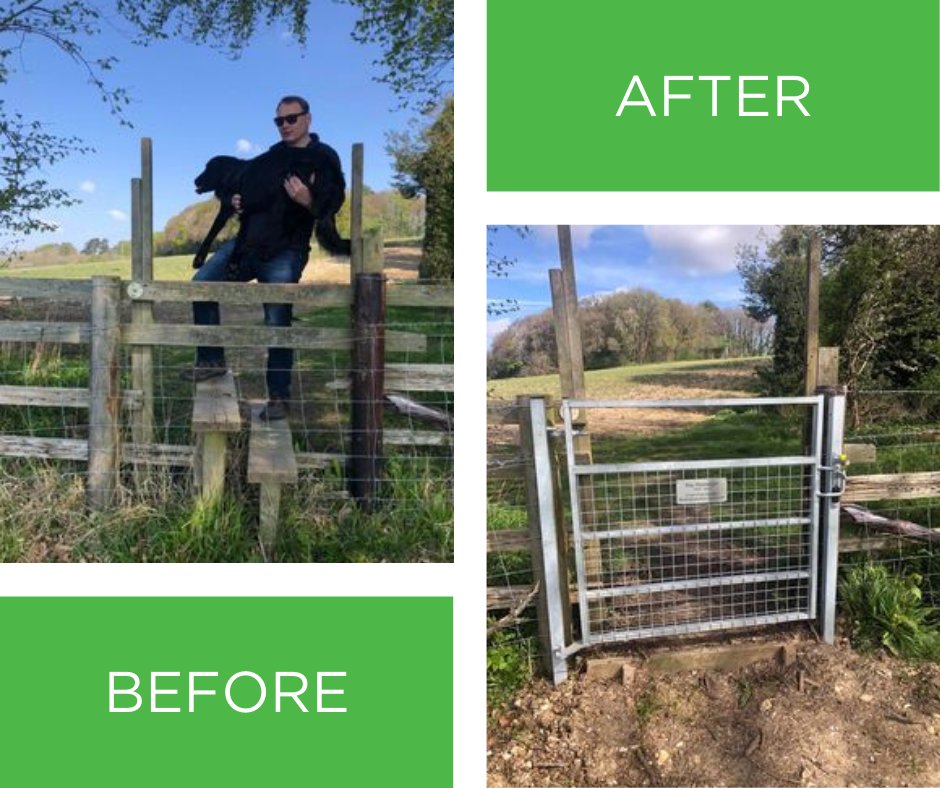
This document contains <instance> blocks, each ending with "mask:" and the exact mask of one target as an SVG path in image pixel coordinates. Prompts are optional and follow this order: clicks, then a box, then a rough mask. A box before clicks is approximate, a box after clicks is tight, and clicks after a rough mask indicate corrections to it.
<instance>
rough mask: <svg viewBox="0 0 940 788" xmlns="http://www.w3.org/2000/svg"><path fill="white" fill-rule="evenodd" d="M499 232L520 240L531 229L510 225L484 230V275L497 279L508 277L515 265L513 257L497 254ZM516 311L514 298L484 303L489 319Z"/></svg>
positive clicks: (517, 306)
mask: <svg viewBox="0 0 940 788" xmlns="http://www.w3.org/2000/svg"><path fill="white" fill-rule="evenodd" d="M500 231H505V232H511V233H515V234H516V235H518V236H519V237H520V238H525V237H527V236H528V235H529V234H530V233H531V229H530V228H529V227H527V226H525V225H511V224H507V225H503V226H499V225H492V226H490V227H487V228H486V273H487V274H488V275H489V276H494V277H498V278H502V277H506V276H509V269H510V268H511V267H512V266H513V265H515V263H516V260H515V258H513V257H507V256H506V255H504V254H497V252H496V236H497V235H498V234H499V233H500ZM518 309H519V304H518V302H517V301H516V299H515V298H503V299H490V300H488V301H487V302H486V314H487V315H489V316H490V317H495V316H498V315H505V314H508V313H509V312H515V311H517V310H518Z"/></svg>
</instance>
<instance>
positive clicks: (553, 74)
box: [487, 0, 940, 191]
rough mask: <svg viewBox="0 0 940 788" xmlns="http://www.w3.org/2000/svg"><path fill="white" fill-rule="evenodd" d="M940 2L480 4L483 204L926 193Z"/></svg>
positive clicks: (936, 163)
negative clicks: (509, 195) (615, 197)
mask: <svg viewBox="0 0 940 788" xmlns="http://www.w3.org/2000/svg"><path fill="white" fill-rule="evenodd" d="M938 9H940V4H938V3H937V2H936V0H922V1H921V2H906V3H895V4H885V3H883V2H878V3H875V2H858V0H852V2H849V1H848V0H826V2H818V0H813V1H812V2H810V0H787V2H760V3H757V2H753V0H722V2H717V3H705V2H701V0H670V1H669V2H645V3H644V2H623V1H622V0H587V2H584V3H570V2H562V1H561V0H491V1H490V2H488V3H487V184H488V188H489V189H490V190H491V191H517V190H518V191H554V190H558V191H612V190H616V191H726V190H743V191H794V190H795V191H820V190H822V191H829V190H838V191H859V190H862V191H869V190H870V191H884V190H899V191H927V190H929V191H936V190H937V189H938V188H940V177H938V175H940V160H938V150H940V130H938V116H940V103H938V95H940V87H938V85H940V79H938V73H940V59H938V49H940V10H938Z"/></svg>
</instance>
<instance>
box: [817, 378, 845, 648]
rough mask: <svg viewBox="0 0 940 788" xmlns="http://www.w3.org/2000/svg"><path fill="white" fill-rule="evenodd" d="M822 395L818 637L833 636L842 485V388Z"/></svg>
mask: <svg viewBox="0 0 940 788" xmlns="http://www.w3.org/2000/svg"><path fill="white" fill-rule="evenodd" d="M819 393H820V394H823V395H824V397H825V410H824V425H823V452H822V455H823V466H822V468H821V469H820V470H821V473H820V485H819V486H820V492H819V511H820V518H819V519H820V524H821V526H822V527H821V540H820V561H819V617H818V627H819V632H820V635H821V636H822V639H823V640H824V641H825V642H826V643H829V644H833V643H835V639H836V585H837V580H838V571H839V498H840V496H841V493H842V490H843V488H844V487H845V476H844V473H843V471H842V462H843V460H842V437H843V430H844V425H845V388H844V387H842V386H827V387H822V388H820V389H819Z"/></svg>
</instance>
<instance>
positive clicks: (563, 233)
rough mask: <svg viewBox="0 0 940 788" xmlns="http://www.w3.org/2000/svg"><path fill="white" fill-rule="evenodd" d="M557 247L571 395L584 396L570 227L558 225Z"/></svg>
mask: <svg viewBox="0 0 940 788" xmlns="http://www.w3.org/2000/svg"><path fill="white" fill-rule="evenodd" d="M558 249H559V253H560V256H561V271H562V280H561V286H562V292H563V293H564V302H565V305H566V309H567V312H568V321H567V326H566V329H567V332H568V346H569V348H570V356H571V385H572V393H571V396H572V397H583V396H584V349H583V347H582V345H581V321H580V319H579V318H578V288H577V286H576V284H575V277H574V251H573V249H572V245H571V227H569V226H568V225H567V224H560V225H558Z"/></svg>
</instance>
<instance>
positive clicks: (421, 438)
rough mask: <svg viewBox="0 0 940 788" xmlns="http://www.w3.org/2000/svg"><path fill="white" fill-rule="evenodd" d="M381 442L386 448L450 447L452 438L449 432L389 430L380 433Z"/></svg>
mask: <svg viewBox="0 0 940 788" xmlns="http://www.w3.org/2000/svg"><path fill="white" fill-rule="evenodd" d="M382 440H383V442H384V443H385V444H386V445H388V446H450V445H451V444H453V442H454V436H453V435H452V434H451V433H449V432H432V431H431V430H389V429H386V430H384V431H383V433H382Z"/></svg>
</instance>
